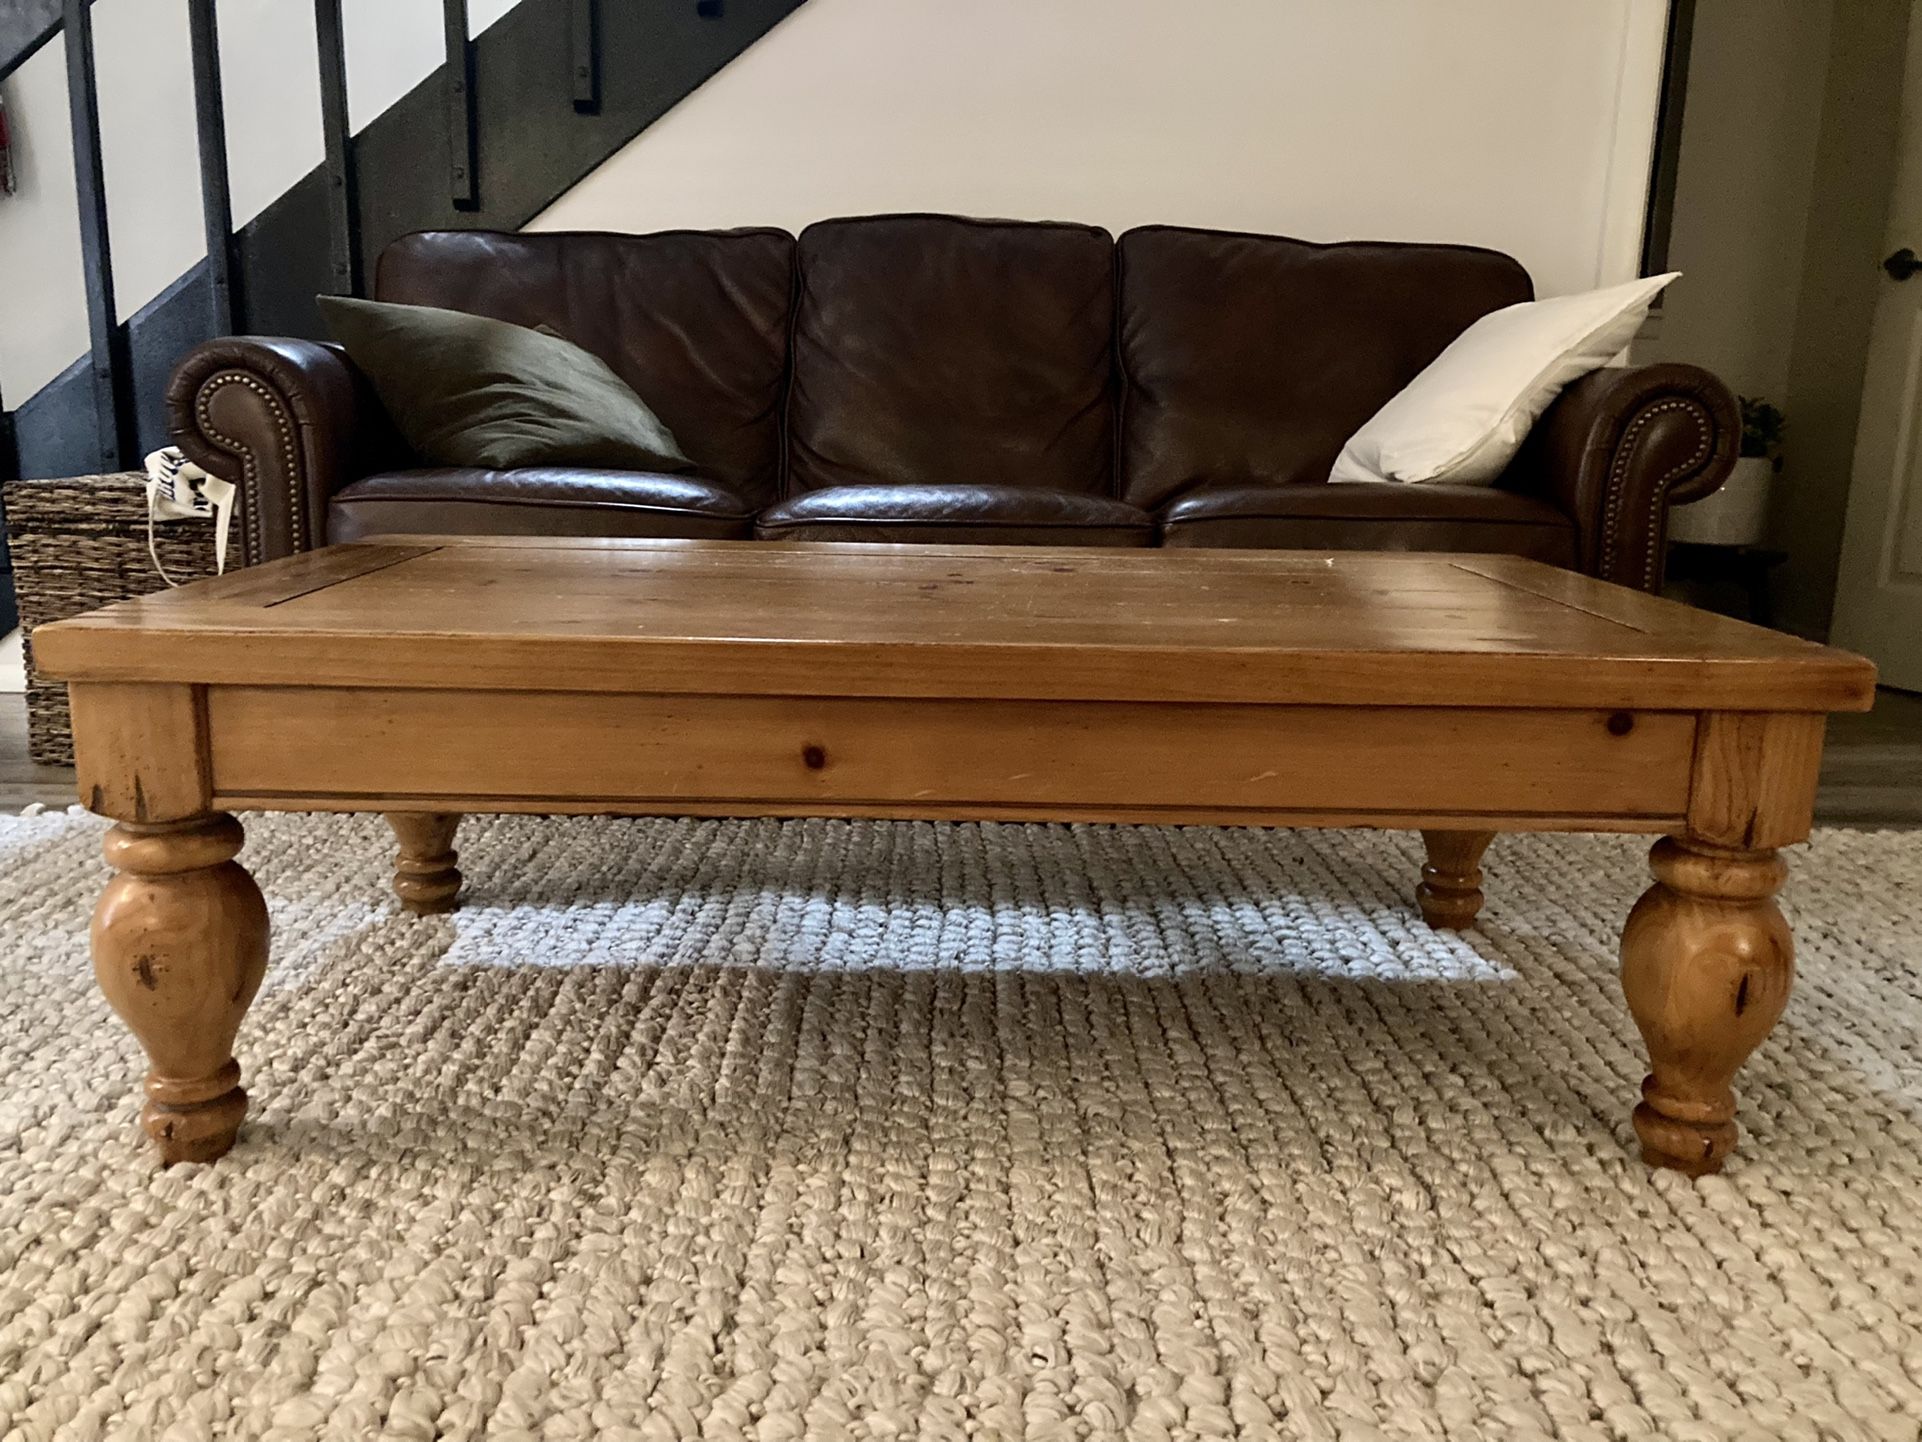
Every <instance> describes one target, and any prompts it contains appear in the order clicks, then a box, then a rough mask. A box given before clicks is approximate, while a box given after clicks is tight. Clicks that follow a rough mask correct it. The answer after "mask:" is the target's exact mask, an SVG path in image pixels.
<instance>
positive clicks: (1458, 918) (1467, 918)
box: [1415, 831, 1495, 931]
mask: <svg viewBox="0 0 1922 1442" xmlns="http://www.w3.org/2000/svg"><path fill="white" fill-rule="evenodd" d="M1421 839H1422V842H1423V844H1424V845H1426V846H1427V848H1428V864H1427V865H1426V866H1424V867H1422V869H1421V885H1420V886H1419V887H1417V888H1416V889H1415V900H1416V901H1417V902H1418V903H1419V904H1420V905H1421V916H1422V920H1423V921H1425V922H1427V923H1428V924H1429V925H1430V926H1432V927H1435V928H1436V929H1438V930H1443V931H1466V930H1467V929H1468V928H1469V927H1471V926H1473V925H1474V924H1475V918H1476V917H1477V916H1479V915H1480V914H1481V909H1482V853H1483V852H1485V851H1487V850H1488V843H1489V842H1491V841H1493V840H1494V839H1495V833H1494V832H1492V831H1424V832H1422V834H1421Z"/></svg>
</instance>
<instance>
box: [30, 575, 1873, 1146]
mask: <svg viewBox="0 0 1922 1442" xmlns="http://www.w3.org/2000/svg"><path fill="white" fill-rule="evenodd" d="M34 651H35V655H36V658H37V659H38V661H39V664H40V665H41V666H42V667H43V668H44V669H45V670H46V671H47V672H48V673H49V674H50V675H52V676H54V677H56V678H60V679H65V680H67V681H69V682H70V683H71V684H72V698H73V721H74V736H75V741H76V747H77V752H78V756H77V761H78V767H79V778H80V796H81V799H82V800H83V801H84V802H85V803H86V804H87V806H88V807H90V808H91V809H92V810H94V811H96V812H99V813H100V814H102V815H103V816H108V817H111V818H113V819H114V821H115V822H116V823H117V824H116V825H115V826H114V827H113V829H112V830H111V831H110V832H109V833H108V835H107V840H106V853H107V859H108V860H109V861H110V862H111V863H112V864H113V865H114V867H115V868H116V869H117V870H118V872H119V875H117V876H116V877H115V878H114V880H113V881H112V882H111V883H110V884H109V885H108V887H107V890H106V893H105V895H104V896H102V898H101V900H100V905H99V908H98V910H97V911H96V913H95V915H94V922H93V949H94V966H95V970H96V973H97V974H98V976H99V980H100V985H101V988H102V989H103V990H104V991H105V993H106V995H107V999H108V1000H109V1001H110V1002H111V1003H112V1004H113V1006H114V1008H115V1010H117V1011H118V1012H119V1013H120V1015H121V1016H122V1017H123V1018H124V1019H125V1020H126V1022H127V1024H128V1026H130V1027H131V1028H132V1029H133V1031H134V1033H135V1034H136V1035H137V1036H138V1037H139V1039H140V1042H141V1044H142V1045H143V1046H144V1047H145V1048H146V1051H147V1055H148V1058H149V1059H150V1061H151V1063H152V1071H151V1072H150V1074H149V1076H148V1080H147V1104H146V1108H145V1110H144V1112H143V1113H142V1122H143V1124H144V1125H145V1127H146V1129H147V1131H148V1132H149V1133H151V1134H152V1136H153V1137H154V1139H155V1140H156V1141H157V1142H158V1143H159V1147H160V1154H161V1156H162V1158H163V1159H165V1160H167V1161H174V1160H181V1159H194V1160H206V1159H210V1158H213V1157H217V1156H219V1155H220V1154H221V1153H223V1152H225V1151H226V1150H227V1148H228V1147H230V1146H231V1145H232V1144H233V1141H234V1136H235V1133H236V1132H237V1131H238V1129H239V1127H240V1123H241V1118H242V1116H243V1114H244V1113H245V1111H246V1107H247V1098H246V1094H245V1093H244V1092H243V1091H242V1090H241V1087H240V1068H239V1065H238V1064H237V1063H236V1062H235V1060H234V1057H233V1047H234V1040H235V1037H236V1035H237V1033H238V1030H239V1027H240V1023H241V1019H242V1016H243V1015H244V1013H245V1012H246V1010H247V1006H248V1003H249V1002H251V1001H252V999H253V996H254V992H255V990H256V989H257V988H258V987H259V984H260V980H261V975H262V972H263V970H264V968H265V967H266V964H267V909H266V906H265V904H264V903H263V902H262V900H261V895H260V892H259V890H258V889H257V888H256V887H255V885H254V883H253V880H252V878H251V877H249V876H248V874H247V873H246V872H245V871H244V870H243V869H242V868H241V867H240V865H239V864H238V863H237V862H236V861H235V860H234V858H235V856H236V855H237V853H238V852H239V851H240V846H241V828H240V824H239V822H237V821H236V820H234V818H233V817H232V816H231V815H229V814H228V813H229V812H232V811H246V810H273V811H307V810H322V811H379V812H384V813H386V814H387V815H388V816H389V818H390V820H392V822H393V824H394V829H395V831H396V832H397V834H398V836H399V841H400V854H399V860H398V864H397V870H396V875H395V881H394V889H395V890H396V891H397V892H398V893H399V895H400V897H401V899H402V900H403V901H404V902H405V903H406V904H407V905H408V906H410V907H412V908H414V909H415V910H440V909H445V908H447V907H450V906H452V905H453V903H454V899H455V895H456V893H457V892H458V890H459V888H460V873H459V872H458V871H457V870H456V869H455V853H454V850H453V839H454V828H455V825H456V820H457V818H458V817H459V815H460V814H461V813H463V812H469V811H481V812H491V811H532V812H616V813H621V814H628V815H641V814H663V813H665V814H675V815H699V816H749V815H752V816H768V815H772V816H802V815H806V816H894V817H934V818H974V819H1020V820H1047V821H1114V822H1178V823H1208V824H1226V825H1259V826H1392V827H1409V828H1417V829H1420V830H1421V831H1422V832H1423V834H1424V836H1425V837H1426V839H1427V846H1428V865H1427V866H1426V867H1424V868H1423V871H1422V880H1421V884H1420V887H1419V889H1418V891H1417V893H1416V894H1417V898H1418V900H1419V902H1420V905H1421V908H1422V911H1423V914H1424V915H1425V916H1426V917H1427V919H1428V921H1429V922H1430V923H1431V924H1433V925H1437V926H1448V927H1464V926H1467V925H1469V924H1470V923H1471V922H1472V921H1473V920H1474V918H1475V915H1476V913H1477V911H1478V909H1479V907H1480V905H1481V901H1482V893H1481V871H1480V861H1481V857H1482V853H1483V851H1484V849H1485V848H1486V847H1487V845H1488V843H1489V841H1490V839H1491V836H1492V834H1493V833H1495V832H1499V831H1632V832H1635V831H1639V832H1651V833H1656V834H1658V835H1660V836H1661V837H1662V838H1663V839H1662V840H1659V841H1657V842H1656V843H1655V847H1654V851H1653V853H1652V855H1651V859H1650V865H1651V868H1652V870H1653V872H1654V876H1655V883H1654V885H1653V886H1651V887H1650V888H1649V890H1648V892H1647V893H1646V894H1645V895H1644V896H1643V897H1642V899H1641V901H1640V902H1639V903H1638V904H1637V905H1636V907H1635V909H1634V911H1633V912H1632V913H1631V914H1630V916H1629V918H1628V922H1627V927H1626V929H1625V931H1624V933H1623V937H1622V982H1623V986H1624V988H1625V990H1626V992H1627V996H1628V1004H1629V1008H1630V1010H1631V1011H1632V1012H1633V1014H1634V1017H1635V1021H1636V1023H1637V1025H1638V1026H1639V1027H1640V1028H1641V1032H1642V1035H1643V1037H1644V1039H1645V1040H1646V1042H1647V1044H1648V1049H1649V1054H1650V1057H1651V1059H1652V1073H1651V1075H1650V1076H1649V1078H1648V1080H1647V1081H1646V1082H1645V1083H1643V1087H1642V1102H1641V1105H1640V1106H1638V1107H1637V1108H1636V1109H1635V1128H1636V1131H1637V1132H1638V1133H1639V1134H1640V1136H1641V1139H1642V1145H1643V1153H1644V1155H1645V1156H1646V1157H1647V1158H1648V1160H1649V1161H1651V1162H1654V1163H1658V1164H1661V1165H1665V1166H1672V1167H1679V1168H1681V1169H1683V1170H1686V1171H1691V1172H1705V1171H1712V1170H1714V1169H1715V1168H1716V1167H1718V1166H1720V1164H1721V1163H1722V1160H1723V1158H1725V1157H1726V1156H1727V1155H1728V1153H1729V1150H1730V1148H1731V1147H1732V1146H1733V1145H1734V1143H1735V1136H1736V1128H1735V1122H1734V1117H1735V1096H1734V1093H1733V1091H1732V1090H1731V1089H1730V1082H1731V1080H1732V1078H1733V1077H1734V1075H1735V1072H1736V1069H1737V1068H1738V1067H1739V1066H1740V1065H1741V1064H1742V1062H1743V1061H1744V1060H1745V1059H1746V1058H1747V1057H1748V1055H1749V1054H1750V1053H1751V1052H1752V1051H1753V1050H1754V1049H1755V1047H1756V1046H1757V1045H1758V1044H1759V1043H1760V1042H1761V1041H1762V1039H1763V1038H1764V1037H1765V1036H1767V1035H1768V1033H1769V1030H1770V1029H1771V1028H1772V1027H1773V1026H1774V1024H1775V1021H1776V1019H1777V1017H1778V1016H1779V1015H1780V1014H1781V1011H1782V1008H1783V1005H1784V1003H1785V1002H1786V1001H1787V999H1788V993H1789V986H1790V982H1791V979H1792V975H1793V962H1792V952H1791V946H1790V940H1789V932H1788V928H1787V926H1786V925H1785V924H1784V922H1783V920H1782V915H1781V913H1780V912H1779V911H1778V910H1777V909H1776V906H1775V903H1774V901H1773V899H1772V898H1773V896H1774V894H1775V891H1776V889H1777V887H1779V886H1780V885H1781V883H1782V879H1783V874H1784V869H1785V868H1784V865H1783V862H1782V859H1781V857H1780V856H1779V855H1778V854H1777V851H1778V848H1780V847H1783V846H1786V845H1788V844H1789V843H1791V842H1795V841H1800V840H1802V839H1803V838H1804V837H1806V836H1807V834H1808V831H1809V824H1810V812H1811V807H1812V805H1813V801H1814V796H1815V783H1816V768H1817V764H1818V762H1819V759H1820V755H1821V749H1822V732H1823V718H1824V715H1825V713H1827V712H1830V711H1838V710H1863V709H1866V708H1867V707H1868V705H1869V704H1870V700H1871V696H1872V691H1873V685H1874V680H1875V673H1874V670H1873V668H1872V667H1871V666H1870V665H1869V664H1868V663H1867V662H1866V661H1863V660H1861V659H1859V658H1857V657H1854V656H1850V655H1846V654H1844V653H1842V652H1839V651H1832V650H1827V649H1824V648H1822V647H1819V646H1814V645H1810V644H1807V643H1804V642H1801V641H1796V640H1792V639H1790V638H1788V637H1785V636H1779V635H1776V634H1773V633H1771V632H1767V631H1762V630H1759V629H1756V628H1754V627H1751V626H1747V625H1743V624H1741V623H1739V622H1735V621H1728V620H1724V619H1721V618H1719V617H1715V616H1710V615H1706V614H1704V613H1701V612H1698V611H1691V610H1688V609H1686V608H1684V607H1681V606H1676V605H1672V604H1670V603H1668V602H1664V601H1660V600H1656V599H1653V598H1651V597H1649V596H1645V595H1642V594H1640V593H1637V592H1632V591H1626V590H1621V589H1619V588H1617V587H1613V586H1608V585H1604V584H1602V583H1600V582H1596V581H1591V580H1587V579H1584V578H1582V577H1580V576H1575V575H1572V574H1570V573H1568V572H1564V571H1558V570H1554V569H1551V568H1550V567H1547V566H1542V565H1537V564H1534V563H1532V562H1527V561H1520V560H1513V559H1507V558H1488V557H1460V556H1392V555H1372V554H1346V555H1335V556H1323V555H1310V554H1304V553H1291V552H1272V553H1271V552H1245V551H1180V550H1176V551H1148V552H1143V551H1091V550H1037V549H1029V548H1000V547H994V548H990V547H909V546H853V545H805V544H802V545H770V544H760V543H733V542H693V541H578V542H576V541H554V540H538V539H525V540H523V539H511V540H510V539H501V540H495V539H485V540H483V539H461V540H452V539H450V540H438V539H419V538H405V539H393V540H377V541H366V542H361V543H357V544H354V545H346V546H336V547H333V548H331V549H328V550H324V551H318V552H314V553H311V554H308V555H302V556H296V557H293V558H290V559H288V560H284V561H276V562H274V563H272V564H269V565H265V566H261V567H258V568H256V569H253V570H249V571H242V572H238V573H235V574H233V575H229V576H227V577H224V578H222V579H219V580H214V581H207V582H202V583H200V584H198V585H193V586H188V587H186V588H184V589H181V590H178V591H173V592H169V593H166V594H163V595H159V596H152V597H148V598H145V599H143V600H138V601H130V602H127V603H125V604H123V605H118V606H112V607H109V608H107V609H105V610H102V611H96V612H94V613H92V614H91V615H88V616H84V617H81V618H80V619H78V620H74V621H67V622H62V623H60V624H58V625H53V626H48V627H44V628H42V629H41V630H40V631H39V632H38V633H37V634H36V635H35V636H34Z"/></svg>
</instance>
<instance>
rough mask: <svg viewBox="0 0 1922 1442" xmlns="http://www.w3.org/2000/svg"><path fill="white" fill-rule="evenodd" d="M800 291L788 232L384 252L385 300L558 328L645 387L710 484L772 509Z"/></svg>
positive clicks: (450, 238)
mask: <svg viewBox="0 0 1922 1442" xmlns="http://www.w3.org/2000/svg"><path fill="white" fill-rule="evenodd" d="M793 288H794V238H793V237H792V236H790V235H788V234H787V232H785V231H780V230H734V231H667V232H664V233H662V234H659V235H590V234H570V233H561V232H550V233H544V234H543V233H533V234H524V235H501V234H494V233H490V232H482V231H425V232H422V233H420V234H418V235H409V236H403V237H402V238H401V239H399V240H397V241H395V242H394V243H393V244H392V245H390V246H388V247H387V249H386V250H385V251H384V252H382V254H381V258H380V267H379V272H378V275H377V278H376V281H375V297H376V299H379V300H387V301H398V302H400V303H402V304H406V305H436V306H443V307H445V308H447V309H449V310H463V311H469V312H472V313H473V314H476V315H486V316H492V317H494V318H495V319H497V320H505V321H512V322H514V323H515V324H516V325H525V326H536V325H547V326H551V327H552V328H553V329H554V330H555V331H557V332H559V333H560V334H561V335H563V336H565V337H566V338H567V339H568V340H571V341H573V342H574V344H576V345H578V346H581V347H582V348H584V349H586V350H588V351H591V352H592V353H593V354H595V355H597V356H599V357H600V358H601V359H602V360H603V361H605V362H607V364H608V365H609V366H610V367H611V368H612V369H613V371H614V373H615V374H616V375H618V376H619V377H620V378H621V379H622V380H624V381H626V382H627V383H628V385H630V386H632V387H633V389H634V393H635V394H636V395H638V396H639V397H640V398H641V399H642V400H643V401H644V402H646V403H647V406H648V408H649V409H650V410H652V411H653V412H654V413H655V414H656V415H658V416H659V417H660V418H661V420H662V421H664V422H665V423H666V425H667V428H668V429H669V430H671V431H672V432H673V433H674V438H675V439H676V440H677V441H678V442H680V446H681V449H682V450H684V451H686V452H687V454H688V456H689V457H690V458H691V459H692V460H693V462H694V465H695V468H696V469H697V470H698V471H699V472H700V473H701V474H702V475H706V476H712V477H714V478H715V479H717V480H719V481H720V482H721V483H722V484H723V485H725V486H727V487H728V488H729V489H730V490H732V491H734V492H736V493H738V494H739V495H740V496H742V497H743V498H745V499H746V500H748V501H749V502H752V503H757V504H765V503H766V502H767V501H771V500H773V499H774V497H775V495H776V493H777V491H778V489H779V484H780V470H781V400H782V393H783V389H784V387H785V385H786V380H787V334H788V318H789V305H790V300H791V297H792V293H793Z"/></svg>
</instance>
